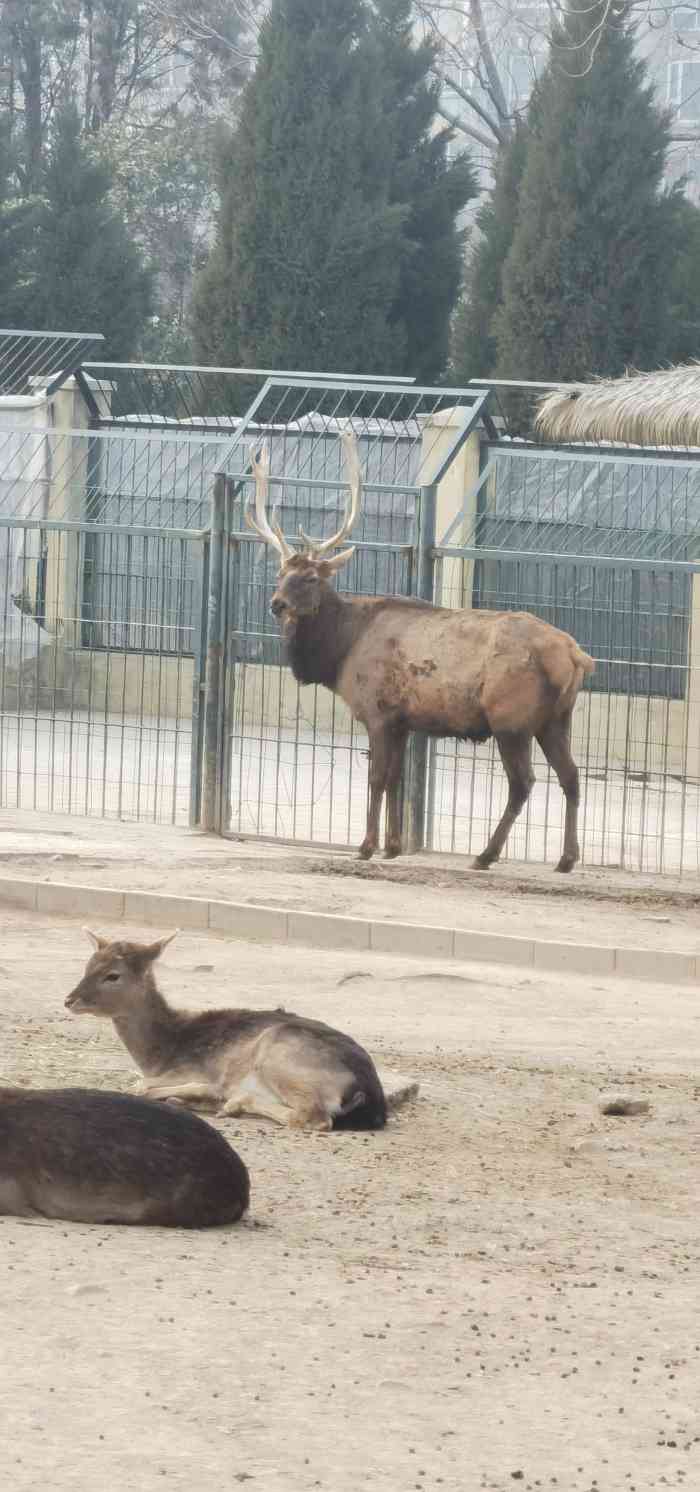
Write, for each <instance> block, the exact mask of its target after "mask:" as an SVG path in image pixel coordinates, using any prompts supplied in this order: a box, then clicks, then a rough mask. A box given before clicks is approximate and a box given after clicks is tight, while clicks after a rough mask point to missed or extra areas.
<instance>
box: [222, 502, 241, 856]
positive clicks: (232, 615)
mask: <svg viewBox="0 0 700 1492" xmlns="http://www.w3.org/2000/svg"><path fill="white" fill-rule="evenodd" d="M238 491H239V484H237V483H236V482H234V480H233V478H232V477H227V478H226V517H225V534H224V545H225V563H226V587H225V599H224V679H223V683H224V709H223V719H222V729H223V741H222V749H221V799H220V815H221V821H220V825H219V833H220V834H225V833H226V832H227V830H228V829H229V827H230V824H231V811H232V804H231V754H232V747H233V711H234V705H235V700H236V662H237V656H238V589H239V580H240V575H239V566H240V560H241V546H240V544H239V542H238V540H237V539H234V538H233V529H234V503H235V500H236V497H237V495H238Z"/></svg>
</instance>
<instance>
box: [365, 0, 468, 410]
mask: <svg viewBox="0 0 700 1492" xmlns="http://www.w3.org/2000/svg"><path fill="white" fill-rule="evenodd" d="M374 31H375V35H376V37H377V39H378V43H379V55H380V65H381V69H382V79H383V94H384V103H383V108H384V121H385V128H386V129H387V130H388V131H389V134H390V138H391V151H392V156H393V168H392V177H391V195H392V200H393V201H394V202H397V203H403V204H405V205H406V207H407V209H408V211H407V216H406V220H405V223H404V231H403V246H402V260H401V275H400V281H399V287H398V293H397V296H396V299H395V301H394V304H393V307H392V310H391V319H392V321H393V322H395V323H397V324H398V325H400V326H401V327H402V330H403V336H404V366H403V368H402V369H401V370H397V371H402V372H406V373H410V374H412V375H413V376H414V377H416V378H417V379H418V380H419V382H432V381H433V380H435V379H436V378H438V377H440V376H441V374H442V373H443V372H444V370H445V365H446V363H447V357H448V350H449V330H450V317H451V314H452V311H453V309H454V306H455V304H456V302H457V298H458V295H459V288H460V282H461V277H462V260H463V244H464V232H463V230H461V229H460V227H459V217H460V214H461V212H462V209H463V208H464V207H465V206H466V204H467V203H468V202H469V201H471V199H472V198H473V197H475V196H476V192H477V184H476V177H475V174H474V171H473V168H472V165H471V162H470V160H469V158H468V156H467V155H466V154H465V153H464V152H460V153H458V154H457V155H454V156H452V157H451V156H450V154H449V145H450V143H451V140H452V134H451V131H450V130H449V129H445V128H442V129H438V130H436V129H435V128H434V121H435V117H436V111H437V108H438V102H439V96H440V83H439V81H438V80H437V78H436V77H435V75H434V73H433V72H432V68H433V65H434V62H435V48H434V47H433V46H432V45H431V44H430V43H429V42H425V41H424V42H421V43H419V44H418V45H416V43H415V41H414V26H413V6H412V3H411V0H375V16H374Z"/></svg>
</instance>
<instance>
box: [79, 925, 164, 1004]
mask: <svg viewBox="0 0 700 1492" xmlns="http://www.w3.org/2000/svg"><path fill="white" fill-rule="evenodd" d="M83 931H84V932H86V933H87V935H88V937H89V939H90V942H91V943H92V944H93V947H94V948H95V950H96V952H95V953H93V955H92V958H91V959H90V960H89V962H88V964H87V968H86V970H85V973H84V974H83V977H82V979H81V981H80V983H79V984H76V986H75V989H74V990H71V992H70V994H69V995H68V997H67V999H66V1002H65V1004H66V1008H67V1009H68V1010H72V1011H73V1014H74V1015H101V1016H103V1017H104V1018H105V1019H106V1020H111V1019H113V1018H114V1016H116V1015H125V1014H126V1012H127V1010H128V1009H130V1008H131V1009H133V1007H134V1006H135V1005H136V1004H137V1003H138V1002H139V1000H141V999H142V998H143V995H144V993H145V991H146V989H147V987H148V986H149V985H151V984H152V975H151V965H152V964H153V963H154V962H155V960H156V959H157V958H160V955H161V953H162V952H163V949H164V948H166V947H167V945H168V943H172V940H173V938H174V937H176V936H177V934H176V933H171V934H170V936H169V937H168V938H159V940H158V942H157V943H122V942H117V943H110V942H109V940H108V939H107V938H101V937H99V935H98V934H97V933H94V932H91V931H90V929H89V927H85V928H83Z"/></svg>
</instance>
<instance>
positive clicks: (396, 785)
mask: <svg viewBox="0 0 700 1492" xmlns="http://www.w3.org/2000/svg"><path fill="white" fill-rule="evenodd" d="M407 735H408V732H407V731H406V730H405V729H404V727H403V726H397V727H396V729H395V730H394V731H392V734H391V736H390V738H389V750H388V760H387V773H386V834H385V838H384V858H385V860H395V859H396V856H397V855H400V854H401V816H400V813H399V799H400V796H401V793H400V788H401V770H402V768H403V759H404V754H405V751H406V737H407Z"/></svg>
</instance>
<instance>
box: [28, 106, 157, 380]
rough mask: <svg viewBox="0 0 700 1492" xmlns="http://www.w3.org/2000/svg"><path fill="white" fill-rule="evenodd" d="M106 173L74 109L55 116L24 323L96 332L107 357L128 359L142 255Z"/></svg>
mask: <svg viewBox="0 0 700 1492" xmlns="http://www.w3.org/2000/svg"><path fill="white" fill-rule="evenodd" d="M109 190H110V174H109V170H108V168H107V166H106V165H105V164H104V162H103V161H100V160H99V159H98V158H97V157H96V156H93V155H92V154H91V152H90V149H89V147H87V146H86V145H85V144H84V142H83V141H82V140H81V137H80V125H79V120H78V114H77V110H76V109H75V108H74V106H73V105H70V104H69V105H66V106H65V107H64V108H63V109H62V110H61V111H60V112H59V114H58V116H57V119H56V123H55V127H54V134H53V138H52V141H51V149H50V154H49V160H48V165H47V168H46V171H45V175H44V183H43V194H42V201H41V206H40V209H39V213H38V222H37V228H36V234H35V266H36V279H35V284H34V290H33V295H32V300H31V306H30V307H29V309H28V319H26V320H25V325H27V326H28V327H40V328H42V329H43V328H45V329H47V330H51V329H52V328H56V329H60V330H69V331H100V332H102V334H103V335H104V337H105V344H106V354H105V355H107V356H109V357H112V358H122V357H127V356H128V355H129V354H130V353H131V352H133V351H134V349H135V347H136V346H137V344H138V339H139V336H140V333H141V331H142V329H143V327H144V324H145V321H146V318H147V316H148V311H149V294H150V281H149V276H148V274H147V272H146V270H145V269H144V267H143V262H142V257H141V253H140V251H139V249H138V247H137V246H136V245H135V244H134V243H132V241H131V239H130V237H129V234H128V231H127V229H126V228H125V227H124V225H123V223H122V221H121V219H120V218H119V217H118V216H117V214H116V212H115V210H114V209H113V207H112V205H111V203H110V200H109Z"/></svg>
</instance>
